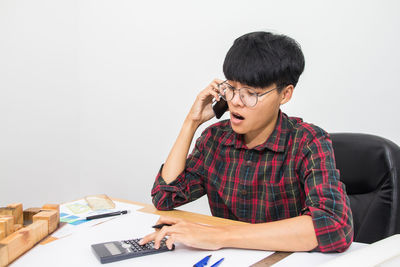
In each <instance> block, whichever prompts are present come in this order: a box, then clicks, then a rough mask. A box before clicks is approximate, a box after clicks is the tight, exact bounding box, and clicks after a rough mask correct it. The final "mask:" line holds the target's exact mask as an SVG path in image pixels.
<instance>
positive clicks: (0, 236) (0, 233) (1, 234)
mask: <svg viewBox="0 0 400 267" xmlns="http://www.w3.org/2000/svg"><path fill="white" fill-rule="evenodd" d="M4 237H6V232H4V231H1V230H0V240H2V239H3V238H4Z"/></svg>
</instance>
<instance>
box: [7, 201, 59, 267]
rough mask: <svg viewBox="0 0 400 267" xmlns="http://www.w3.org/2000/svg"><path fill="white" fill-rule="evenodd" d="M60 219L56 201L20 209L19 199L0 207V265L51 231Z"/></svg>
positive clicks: (17, 255)
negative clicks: (38, 206)
mask: <svg viewBox="0 0 400 267" xmlns="http://www.w3.org/2000/svg"><path fill="white" fill-rule="evenodd" d="M59 222H60V205H58V204H46V205H44V206H43V207H42V208H29V209H26V210H23V208H22V203H15V204H10V205H8V206H7V207H4V208H0V267H3V266H7V265H8V264H10V263H11V262H12V261H14V260H15V259H16V258H18V257H19V256H21V255H22V254H23V253H25V252H26V251H28V250H29V249H31V248H32V247H33V246H34V245H36V244H37V243H38V242H39V241H41V240H42V239H43V238H45V237H47V236H48V235H49V234H51V233H52V232H54V231H55V230H56V229H57V227H58V224H59Z"/></svg>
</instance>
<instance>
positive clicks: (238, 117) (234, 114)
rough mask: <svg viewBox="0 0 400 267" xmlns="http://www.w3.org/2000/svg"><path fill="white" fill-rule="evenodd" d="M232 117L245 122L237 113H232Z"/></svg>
mask: <svg viewBox="0 0 400 267" xmlns="http://www.w3.org/2000/svg"><path fill="white" fill-rule="evenodd" d="M231 114H232V116H233V117H234V118H236V119H238V120H244V117H243V116H242V115H240V114H239V113H236V112H231Z"/></svg>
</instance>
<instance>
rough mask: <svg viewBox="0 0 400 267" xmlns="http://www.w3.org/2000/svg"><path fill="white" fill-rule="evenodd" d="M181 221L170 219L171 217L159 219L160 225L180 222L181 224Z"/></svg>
mask: <svg viewBox="0 0 400 267" xmlns="http://www.w3.org/2000/svg"><path fill="white" fill-rule="evenodd" d="M180 221H181V219H178V218H173V217H169V216H165V215H164V216H160V218H159V219H158V223H167V224H177V223H178V222H180Z"/></svg>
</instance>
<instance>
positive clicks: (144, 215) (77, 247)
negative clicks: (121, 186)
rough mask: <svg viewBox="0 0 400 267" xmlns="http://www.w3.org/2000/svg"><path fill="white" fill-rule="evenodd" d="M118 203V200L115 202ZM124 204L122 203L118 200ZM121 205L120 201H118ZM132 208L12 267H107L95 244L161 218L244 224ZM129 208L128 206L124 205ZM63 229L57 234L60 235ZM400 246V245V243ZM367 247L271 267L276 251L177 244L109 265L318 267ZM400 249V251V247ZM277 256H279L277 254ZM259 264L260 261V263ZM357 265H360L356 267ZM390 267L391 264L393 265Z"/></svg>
mask: <svg viewBox="0 0 400 267" xmlns="http://www.w3.org/2000/svg"><path fill="white" fill-rule="evenodd" d="M114 200H117V199H114ZM117 201H121V200H117ZM117 203H118V202H117ZM129 203H130V204H133V205H132V209H133V212H132V213H131V214H128V215H122V216H116V217H113V219H112V220H109V221H106V222H104V223H101V224H98V225H95V226H90V227H81V230H79V229H78V230H77V231H76V232H74V233H73V234H71V235H69V236H66V237H63V238H60V239H58V240H55V241H53V242H49V241H51V240H53V239H54V238H50V239H49V240H47V241H45V242H42V243H41V244H40V245H37V246H36V247H34V248H33V249H31V250H30V251H29V252H27V253H25V254H24V255H22V256H21V257H20V258H19V259H17V260H16V261H15V262H14V263H12V264H11V266H52V267H53V266H68V267H71V266H104V265H102V264H100V262H99V261H98V260H97V258H96V257H95V256H94V254H93V252H92V251H91V247H90V245H91V244H95V243H102V242H107V241H113V240H124V239H129V238H135V237H141V236H144V235H146V234H148V233H150V232H152V231H153V229H152V228H151V225H153V224H154V223H155V222H156V220H157V219H158V215H160V214H166V215H168V216H172V217H180V218H185V219H187V220H190V221H196V222H201V223H206V224H210V225H226V224H241V222H236V221H231V220H226V219H221V218H216V217H211V216H207V215H200V214H196V213H190V212H186V211H179V210H175V211H164V212H163V211H157V210H156V209H155V208H154V207H152V206H151V205H146V204H142V203H138V202H129ZM124 205H126V204H124ZM62 230H63V229H62V228H61V229H59V230H57V231H56V235H57V233H60V232H61V231H62ZM399 245H400V244H399ZM363 247H365V246H364V245H363V244H353V245H352V246H351V247H350V249H349V250H348V251H347V252H345V253H332V254H323V253H317V252H312V253H306V252H304V253H293V254H292V255H290V256H288V257H286V258H284V259H282V260H280V261H279V262H276V260H275V261H274V262H271V261H269V262H268V263H267V264H266V263H265V262H266V261H265V260H264V263H261V262H260V261H262V260H263V259H264V258H266V257H268V256H270V255H272V254H273V252H267V251H256V250H242V249H221V250H218V251H205V250H198V249H193V248H189V247H186V246H184V245H182V244H177V245H176V249H175V250H174V251H172V252H166V253H161V254H155V255H151V256H145V257H140V258H134V259H129V260H124V261H119V262H115V263H109V264H107V265H106V266H108V267H113V266H118V267H119V266H145V265H148V266H153V265H154V266H160V265H161V264H162V265H164V266H171V265H173V266H192V265H193V264H194V263H196V262H197V261H199V260H200V259H202V258H203V257H205V256H206V255H209V254H212V257H211V260H210V262H209V265H211V264H213V263H214V262H216V261H217V260H219V259H220V258H222V257H224V258H225V260H224V262H223V263H222V264H221V265H220V266H221V267H224V266H249V265H252V266H270V265H271V264H274V263H276V264H274V266H277V267H282V266H283V267H284V266H307V267H310V266H318V265H319V264H321V263H327V262H329V261H330V260H336V259H339V258H340V257H342V256H346V255H351V254H352V253H353V252H354V251H358V250H362V249H363ZM398 247H399V250H400V246H398ZM399 254H400V251H399ZM274 255H277V254H274ZM257 262H260V263H258V264H257ZM210 263H211V264H210ZM352 266H356V265H352ZM389 266H390V265H389Z"/></svg>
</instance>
